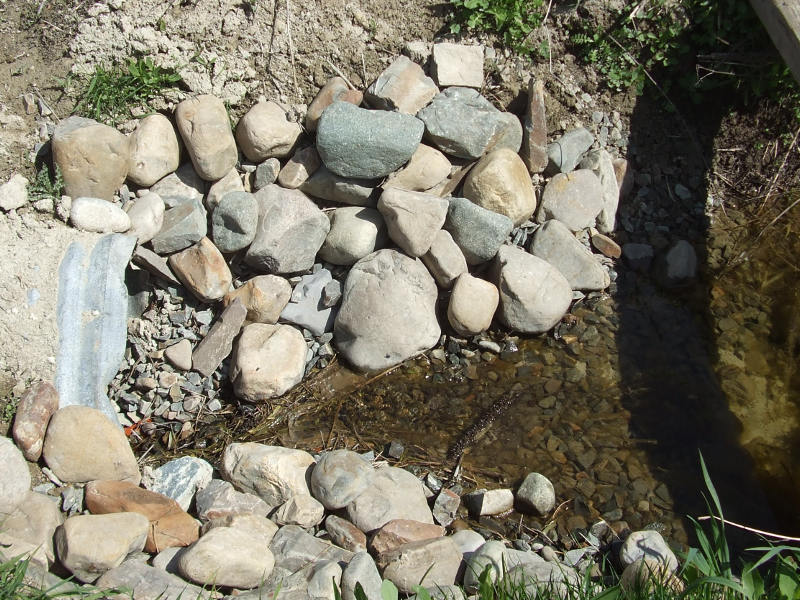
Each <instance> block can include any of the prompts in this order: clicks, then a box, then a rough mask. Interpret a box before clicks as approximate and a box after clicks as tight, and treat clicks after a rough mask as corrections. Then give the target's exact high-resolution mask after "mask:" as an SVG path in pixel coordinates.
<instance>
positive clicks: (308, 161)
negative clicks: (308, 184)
mask: <svg viewBox="0 0 800 600" xmlns="http://www.w3.org/2000/svg"><path fill="white" fill-rule="evenodd" d="M321 164H322V161H321V160H320V158H319V154H317V149H316V148H314V146H307V147H306V148H301V149H300V150H297V151H296V152H295V153H294V154H293V155H292V158H290V159H289V162H287V163H286V164H285V165H284V167H283V168H282V169H281V172H280V174H279V175H278V183H279V184H280V185H281V186H283V187H285V188H290V189H295V188H298V187H300V186H301V185H303V182H305V181H306V180H307V179H308V178H309V177H311V176H312V175H313V174H314V172H315V171H316V170H317V169H319V167H320V165H321Z"/></svg>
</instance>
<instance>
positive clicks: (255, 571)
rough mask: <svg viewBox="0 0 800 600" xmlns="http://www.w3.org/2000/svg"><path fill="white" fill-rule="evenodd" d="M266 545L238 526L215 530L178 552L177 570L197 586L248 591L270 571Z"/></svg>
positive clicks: (270, 558) (271, 557)
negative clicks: (227, 587)
mask: <svg viewBox="0 0 800 600" xmlns="http://www.w3.org/2000/svg"><path fill="white" fill-rule="evenodd" d="M274 563H275V560H274V558H273V556H272V552H270V550H269V547H268V545H267V543H265V542H264V540H262V539H259V538H258V537H257V536H255V535H253V534H252V533H250V532H249V531H247V530H244V529H241V528H239V527H217V528H215V529H212V530H211V531H209V532H208V533H206V534H205V535H204V536H203V537H201V538H200V539H199V540H197V542H195V543H194V544H193V545H192V546H190V547H189V548H187V549H186V550H185V551H184V552H182V553H181V556H180V558H179V559H178V570H179V571H180V573H181V575H182V576H183V577H185V578H186V579H188V580H189V581H193V582H195V583H198V584H200V585H215V586H230V587H234V588H241V589H249V588H254V587H256V586H257V585H259V584H260V583H261V582H262V581H264V579H266V578H267V577H268V576H269V574H270V573H271V572H272V568H273V565H274Z"/></svg>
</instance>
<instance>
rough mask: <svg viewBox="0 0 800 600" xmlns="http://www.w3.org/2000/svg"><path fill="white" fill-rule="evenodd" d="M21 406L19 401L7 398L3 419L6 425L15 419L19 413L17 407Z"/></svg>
mask: <svg viewBox="0 0 800 600" xmlns="http://www.w3.org/2000/svg"><path fill="white" fill-rule="evenodd" d="M18 404H19V400H16V399H12V398H7V399H6V404H5V406H3V417H2V420H3V421H5V422H6V423H11V419H13V418H14V415H15V414H16V413H17V405H18Z"/></svg>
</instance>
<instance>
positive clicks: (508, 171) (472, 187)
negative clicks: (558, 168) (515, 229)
mask: <svg viewBox="0 0 800 600" xmlns="http://www.w3.org/2000/svg"><path fill="white" fill-rule="evenodd" d="M462 194H463V195H464V197H465V198H467V199H468V200H471V201H472V202H474V203H475V204H477V205H478V206H481V207H483V208H486V209H488V210H491V211H493V212H496V213H500V214H501V215H505V216H507V217H508V218H510V219H511V220H512V221H513V222H514V225H520V224H522V223H524V222H525V221H527V220H528V218H529V217H530V216H531V215H532V214H533V211H535V210H536V195H535V194H534V192H533V183H532V182H531V178H530V175H529V174H528V169H527V167H526V166H525V163H523V162H522V159H521V158H520V157H519V155H518V154H516V153H515V152H514V151H512V150H509V149H507V148H501V149H499V150H493V151H491V152H489V153H488V154H486V155H485V156H483V157H482V158H481V159H480V160H479V161H478V164H476V165H475V166H474V167H473V168H472V170H471V171H470V172H469V174H468V175H467V178H466V179H465V180H464V188H463V190H462Z"/></svg>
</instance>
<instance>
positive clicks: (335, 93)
mask: <svg viewBox="0 0 800 600" xmlns="http://www.w3.org/2000/svg"><path fill="white" fill-rule="evenodd" d="M363 99H364V94H363V93H361V92H360V91H358V90H351V89H350V88H349V87H348V86H347V82H346V81H345V80H344V79H343V78H341V77H334V78H332V79H329V80H328V81H327V82H326V83H325V85H324V86H322V89H321V90H320V91H319V92H318V93H317V95H316V96H315V97H314V99H313V100H312V101H311V104H309V105H308V111H306V129H307V130H308V131H310V132H314V131H316V130H317V122H318V121H319V118H320V117H321V116H322V111H324V110H325V109H326V108H328V107H329V106H330V105H331V104H333V103H334V102H335V101H336V100H341V101H342V102H349V103H350V104H355V105H356V106H359V105H360V104H361V101H362V100H363Z"/></svg>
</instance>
